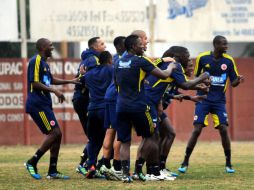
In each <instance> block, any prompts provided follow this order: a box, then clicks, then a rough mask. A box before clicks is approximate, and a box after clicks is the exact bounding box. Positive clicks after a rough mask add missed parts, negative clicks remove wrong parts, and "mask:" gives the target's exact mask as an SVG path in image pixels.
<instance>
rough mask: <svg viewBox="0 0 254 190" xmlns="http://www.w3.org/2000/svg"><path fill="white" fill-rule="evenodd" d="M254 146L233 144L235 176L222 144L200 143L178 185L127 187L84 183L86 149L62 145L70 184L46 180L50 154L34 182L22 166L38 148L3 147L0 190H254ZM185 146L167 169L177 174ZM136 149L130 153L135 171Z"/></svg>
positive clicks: (177, 145)
mask: <svg viewBox="0 0 254 190" xmlns="http://www.w3.org/2000/svg"><path fill="white" fill-rule="evenodd" d="M253 144H254V143H253V142H233V143H232V150H233V152H232V161H233V165H234V169H236V173H235V174H226V173H225V171H224V154H223V149H222V147H221V143H220V142H212V143H209V142H199V143H198V144H197V146H196V149H195V150H194V152H193V154H192V157H191V160H190V166H189V170H188V172H187V173H186V174H182V175H180V176H179V177H178V178H177V179H176V180H175V181H173V182H172V181H162V182H139V181H134V183H132V184H124V183H122V182H119V181H106V180H99V179H93V180H89V179H84V178H83V177H82V176H81V175H79V174H77V173H75V167H76V165H77V164H78V162H79V155H80V152H81V150H82V148H83V145H63V146H62V147H61V150H60V157H59V163H58V169H59V171H61V172H63V173H65V174H68V175H70V176H71V179H70V180H66V181H62V180H47V179H45V176H46V173H47V169H48V160H49V159H48V157H49V154H48V153H47V154H46V155H44V156H43V158H42V160H41V161H40V163H39V165H38V168H39V173H40V174H42V176H43V179H42V180H34V179H32V178H31V177H30V176H29V175H28V173H27V171H26V170H25V168H24V166H23V162H24V161H25V160H27V159H28V158H29V157H30V156H31V155H32V154H33V153H34V152H35V151H36V149H37V148H38V146H1V147H0V189H8V190H10V189H17V190H22V189H38V190H39V189H52V190H53V189H54V190H55V189H68V190H69V189H70V190H72V189H83V190H84V189H89V190H90V189H108V190H109V189H110V190H114V189H121V190H122V189H146V190H149V189H151V190H156V189H200V190H203V189H209V190H210V189H239V190H245V189H254V149H253V147H254V146H253ZM185 146H186V144H185V143H181V142H176V143H175V144H174V145H173V147H172V150H171V153H170V156H169V159H168V162H167V166H168V167H169V168H171V169H172V170H173V171H177V168H178V167H179V165H180V163H181V161H182V159H183V153H184V150H185ZM136 150H137V146H133V147H132V149H131V154H132V163H131V165H132V167H133V163H134V160H135V155H136Z"/></svg>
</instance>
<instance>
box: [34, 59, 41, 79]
mask: <svg viewBox="0 0 254 190" xmlns="http://www.w3.org/2000/svg"><path fill="white" fill-rule="evenodd" d="M40 63H41V56H40V55H37V56H36V61H35V67H34V82H39V73H40Z"/></svg>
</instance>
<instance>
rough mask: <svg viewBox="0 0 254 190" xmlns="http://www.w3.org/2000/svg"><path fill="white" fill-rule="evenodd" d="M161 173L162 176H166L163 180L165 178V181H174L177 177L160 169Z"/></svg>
mask: <svg viewBox="0 0 254 190" xmlns="http://www.w3.org/2000/svg"><path fill="white" fill-rule="evenodd" d="M160 174H161V176H163V177H164V179H163V180H165V181H174V180H175V179H176V177H173V176H168V175H167V174H165V173H163V171H162V170H161V171H160Z"/></svg>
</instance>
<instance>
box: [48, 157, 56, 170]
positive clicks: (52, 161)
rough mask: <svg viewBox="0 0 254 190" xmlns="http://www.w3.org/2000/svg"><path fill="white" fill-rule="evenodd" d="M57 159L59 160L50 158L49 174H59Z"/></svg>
mask: <svg viewBox="0 0 254 190" xmlns="http://www.w3.org/2000/svg"><path fill="white" fill-rule="evenodd" d="M57 159H58V158H55V157H50V162H49V171H48V173H49V174H52V173H56V172H57V169H56V167H57Z"/></svg>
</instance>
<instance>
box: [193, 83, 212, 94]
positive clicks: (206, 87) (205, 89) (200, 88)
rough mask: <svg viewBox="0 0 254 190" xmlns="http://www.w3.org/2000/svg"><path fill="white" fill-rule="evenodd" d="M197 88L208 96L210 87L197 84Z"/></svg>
mask: <svg viewBox="0 0 254 190" xmlns="http://www.w3.org/2000/svg"><path fill="white" fill-rule="evenodd" d="M196 87H197V88H198V90H201V91H202V92H204V93H206V94H207V93H208V92H209V88H210V85H206V84H204V83H200V84H197V85H196Z"/></svg>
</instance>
